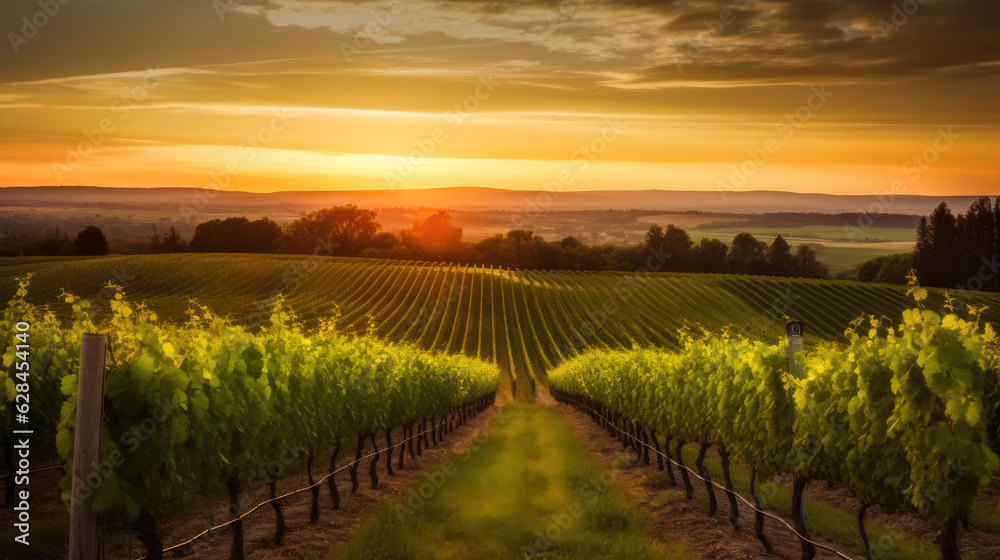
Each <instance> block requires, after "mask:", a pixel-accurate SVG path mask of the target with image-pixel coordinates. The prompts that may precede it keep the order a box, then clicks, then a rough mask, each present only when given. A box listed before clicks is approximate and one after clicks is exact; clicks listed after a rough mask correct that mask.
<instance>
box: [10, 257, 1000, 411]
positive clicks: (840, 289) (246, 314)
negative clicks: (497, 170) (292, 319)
mask: <svg viewBox="0 0 1000 560" xmlns="http://www.w3.org/2000/svg"><path fill="white" fill-rule="evenodd" d="M652 264H653V265H654V266H653V267H652V268H653V269H655V264H656V263H655V262H653V263H652ZM0 272H2V274H0V276H2V279H0V296H2V297H4V298H5V299H9V297H10V296H11V295H12V294H13V293H14V291H15V290H16V283H15V281H14V279H15V278H16V277H19V276H24V275H26V274H28V273H33V275H34V276H33V278H32V280H31V288H30V290H29V296H28V297H29V301H31V302H32V303H36V304H49V305H51V306H52V308H53V309H54V310H56V311H57V312H65V313H68V309H67V306H66V305H65V304H64V303H62V302H61V299H60V297H59V296H60V294H61V293H62V291H63V290H65V291H67V292H69V293H72V294H74V295H76V296H78V297H82V298H85V299H90V300H91V301H92V302H94V304H95V305H96V306H97V308H98V311H100V308H101V305H102V301H104V302H106V299H107V298H108V295H109V293H110V292H109V291H108V290H102V289H101V286H103V285H105V284H106V283H108V282H115V283H117V284H119V285H120V286H122V287H123V288H124V290H125V292H126V294H127V295H128V297H129V298H130V299H132V300H134V301H140V302H143V303H145V304H146V305H147V306H148V307H149V308H150V309H151V310H152V311H154V312H156V313H157V314H158V315H159V316H160V317H161V318H163V319H167V320H172V321H182V320H183V319H184V318H185V316H186V313H187V310H188V309H189V308H190V307H191V305H192V302H197V303H198V304H201V305H205V306H207V307H208V308H209V309H211V310H213V311H215V312H216V313H219V314H223V315H228V316H230V317H232V318H233V319H234V320H235V321H236V322H238V323H240V324H243V325H247V326H251V327H253V326H254V325H259V324H260V323H261V322H262V320H263V319H264V317H266V315H267V314H268V313H269V312H270V309H271V307H272V306H273V303H274V301H275V298H276V296H278V295H279V294H280V295H281V296H282V297H283V298H284V300H285V303H286V304H287V305H288V307H289V308H290V309H292V310H293V311H294V312H295V313H296V314H297V315H298V316H299V318H300V319H301V320H302V321H303V322H304V324H305V325H306V326H307V327H308V326H315V325H317V324H318V322H319V320H320V319H323V318H329V317H332V316H334V315H337V316H338V318H337V325H338V327H339V328H340V330H342V331H344V332H347V333H357V334H362V333H366V332H369V331H371V332H372V333H373V334H375V335H376V336H378V337H380V338H383V339H386V340H390V341H394V342H402V343H412V344H415V345H417V346H419V347H421V348H425V349H433V350H437V351H443V352H448V353H462V354H466V355H469V356H473V357H479V358H483V359H485V360H489V361H493V360H495V361H496V362H497V363H498V364H499V366H500V368H501V370H502V371H503V372H504V373H505V374H506V376H509V377H508V381H507V382H506V384H505V385H504V387H505V388H508V389H509V388H510V381H509V380H510V379H513V380H516V387H517V388H518V389H527V388H528V387H530V386H531V385H532V384H533V383H534V380H537V379H543V378H544V376H545V374H546V372H547V371H549V370H550V369H551V368H553V367H555V366H556V365H558V364H560V363H562V362H563V361H565V360H566V359H568V358H569V357H571V356H574V355H576V354H579V353H581V352H582V351H584V350H586V349H590V348H596V349H614V348H632V347H638V346H657V347H664V348H667V349H676V348H677V347H678V330H679V329H681V328H683V327H685V325H688V326H699V327H700V328H704V329H706V330H708V331H718V330H720V329H724V328H730V329H732V330H735V331H737V332H741V333H743V334H746V335H749V336H753V337H755V338H761V339H765V340H768V339H772V340H773V339H775V338H777V337H778V336H780V335H781V334H782V333H783V332H784V318H785V317H793V318H796V319H799V320H802V321H804V322H805V324H806V335H807V337H810V338H811V339H812V340H814V341H815V340H817V339H818V340H826V341H837V340H841V341H842V340H843V330H844V328H845V327H846V326H847V325H848V324H849V323H850V322H851V321H852V320H853V319H855V318H856V317H858V316H859V315H862V314H873V315H876V316H882V315H886V316H889V317H896V316H898V315H899V313H900V312H901V311H902V310H903V309H905V308H906V307H907V306H908V304H911V303H912V302H911V301H909V300H908V299H907V297H906V294H905V288H903V287H898V286H887V285H876V284H860V283H855V282H839V281H816V280H801V279H781V278H764V277H747V276H732V275H710V274H673V273H671V274H666V273H662V274H660V273H648V272H639V273H579V272H539V271H510V270H497V269H490V268H482V267H478V268H477V267H471V266H448V265H438V264H422V263H404V262H398V261H380V260H369V259H348V258H333V257H302V256H290V255H212V256H206V255H197V254H186V255H153V256H127V257H99V258H33V259H8V260H6V261H3V262H0ZM953 295H954V294H953ZM961 295H962V296H963V297H964V298H966V301H967V302H968V303H972V304H976V305H987V306H988V307H990V308H991V309H989V310H988V311H987V312H986V315H985V318H986V319H987V320H990V321H993V322H997V321H998V320H1000V301H998V298H997V297H996V296H995V295H993V294H986V293H963V294H961ZM943 302H944V296H943V292H941V291H936V290H932V291H931V295H930V298H929V305H931V306H934V307H938V308H939V307H940V306H941V305H942V304H943ZM807 340H808V339H807ZM517 393H518V395H517V396H518V397H519V398H522V399H530V398H531V393H532V391H531V390H530V389H528V390H518V391H517Z"/></svg>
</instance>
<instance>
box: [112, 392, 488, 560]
mask: <svg viewBox="0 0 1000 560" xmlns="http://www.w3.org/2000/svg"><path fill="white" fill-rule="evenodd" d="M498 409H499V408H498V406H493V407H490V408H488V409H487V410H485V411H483V412H482V413H480V414H479V415H478V416H476V417H475V418H473V419H471V420H470V421H468V422H467V423H466V424H465V425H464V426H461V427H458V428H455V430H454V431H453V432H452V433H451V434H448V435H446V436H445V439H444V441H443V442H441V441H439V442H438V446H437V447H434V446H431V447H429V448H425V449H424V450H423V454H422V455H419V456H417V457H416V458H412V459H411V458H410V455H409V453H408V452H407V454H406V456H405V458H404V469H403V470H398V469H396V468H395V467H396V466H398V460H399V455H398V452H397V454H394V455H393V467H394V471H395V476H391V477H390V476H388V475H387V474H386V469H385V457H386V456H385V453H384V447H383V446H384V441H380V442H379V443H380V448H381V449H382V451H383V453H382V455H381V456H380V458H379V462H378V477H379V483H378V487H377V489H375V490H373V489H371V487H370V486H371V478H370V477H369V471H368V470H369V464H370V459H369V460H363V461H362V462H361V464H360V466H359V469H358V478H359V480H360V482H361V486H360V488H359V489H358V492H357V493H356V494H350V490H351V483H350V473H349V472H347V471H342V472H340V473H338V474H337V475H336V479H337V485H338V488H339V490H340V495H341V502H340V509H339V510H333V509H332V508H333V500H332V498H331V496H330V493H329V491H328V489H327V486H326V483H324V484H322V485H321V487H320V488H321V491H320V501H319V502H320V518H319V521H318V522H317V523H315V524H313V523H310V522H309V517H310V512H311V509H312V495H311V493H310V492H308V491H307V492H303V493H300V494H296V495H295V496H291V497H289V498H286V499H284V500H282V510H283V512H284V516H285V523H286V525H287V526H288V531H287V533H286V534H285V541H284V543H283V544H282V545H280V546H277V545H275V544H274V535H275V514H274V510H273V509H272V508H271V506H270V505H265V506H263V507H261V508H260V509H258V510H257V511H256V512H254V513H253V514H251V515H249V516H247V518H245V519H244V532H245V542H246V558H247V559H248V560H270V559H275V558H301V557H303V556H304V555H305V554H306V553H307V552H309V551H319V552H320V553H321V557H324V556H325V555H326V551H328V550H329V549H330V548H332V547H335V546H338V545H342V544H344V543H346V542H348V541H349V540H350V538H351V535H352V534H353V532H354V531H355V529H356V528H357V527H359V526H360V525H361V523H362V522H363V521H365V520H367V519H368V518H369V517H370V516H371V515H372V514H374V513H375V512H376V510H377V509H378V508H380V507H381V506H382V505H384V504H386V503H395V502H398V501H401V500H403V499H404V498H405V496H406V495H407V493H408V492H409V489H410V488H412V487H414V486H415V485H416V484H418V482H419V481H420V479H421V476H422V474H423V473H424V471H426V470H427V469H430V468H432V467H434V466H435V465H437V464H440V463H443V462H445V461H447V460H449V459H451V458H453V457H455V456H456V455H458V454H461V453H464V452H465V451H466V450H468V449H469V447H470V446H471V445H472V444H473V442H474V440H475V438H476V436H477V435H478V434H479V433H480V432H481V431H482V430H483V429H484V428H486V427H487V426H488V424H489V422H490V420H491V419H492V418H493V417H494V416H495V414H496V412H497V410H498ZM400 439H401V431H400V430H399V429H397V430H395V431H394V433H393V440H394V441H395V442H398V441H399V440H400ZM397 448H398V444H397ZM367 452H368V451H366V452H365V454H366V453H367ZM352 460H353V456H352V457H350V458H348V457H346V456H345V455H343V454H342V455H341V459H340V460H338V467H339V466H341V465H344V464H350V462H351V461H352ZM322 466H323V467H325V466H327V465H325V464H323V465H322ZM321 470H322V469H321V468H316V467H314V472H316V473H318V472H320V471H321ZM323 474H325V473H323ZM319 476H322V475H317V476H316V478H317V479H318V478H319ZM308 485H309V483H308V480H307V477H306V475H305V473H304V472H303V473H300V474H297V475H292V476H289V477H286V478H284V479H282V480H280V481H279V483H278V489H277V492H278V495H281V494H282V493H287V492H290V491H293V490H296V489H298V488H303V487H305V486H308ZM266 499H267V495H266V489H262V490H258V491H256V492H253V493H251V494H250V495H248V497H247V498H246V499H245V501H244V502H243V504H244V506H243V511H247V510H248V509H249V508H250V507H252V505H253V504H257V503H260V502H261V501H264V500H266ZM206 506H207V507H204V508H203V510H202V511H200V512H199V513H198V515H196V516H193V517H188V518H181V519H176V520H173V521H171V522H169V523H168V524H165V525H164V526H163V527H161V534H162V536H163V542H164V545H166V546H170V545H173V544H176V543H179V542H183V541H185V540H187V539H189V538H191V537H193V536H194V535H197V534H198V533H200V532H201V531H203V530H205V529H206V528H208V527H209V526H211V525H210V524H216V523H219V522H224V521H226V520H227V513H228V504H227V503H226V498H225V497H224V496H220V497H219V498H218V499H217V500H216V501H215V503H209V504H206ZM231 546H232V534H231V532H230V531H229V530H227V529H222V530H220V531H218V532H216V533H213V534H212V535H210V536H208V537H206V538H205V539H204V540H203V541H202V543H201V544H200V545H199V548H198V550H196V551H192V552H190V553H188V554H186V555H185V556H184V557H185V558H198V559H199V560H200V559H220V560H221V559H228V558H229V557H230V549H231ZM128 547H129V545H128V535H127V534H122V535H117V536H115V538H114V542H113V544H112V546H111V547H109V548H112V552H111V553H109V557H111V558H128V557H129V555H128V551H129V548H128ZM131 550H132V554H131V558H138V557H140V556H142V554H144V550H143V548H142V546H141V545H140V544H139V543H138V542H137V541H136V540H135V539H134V538H133V540H132V543H131ZM171 556H172V554H171V553H167V554H166V557H167V558H170V557H171Z"/></svg>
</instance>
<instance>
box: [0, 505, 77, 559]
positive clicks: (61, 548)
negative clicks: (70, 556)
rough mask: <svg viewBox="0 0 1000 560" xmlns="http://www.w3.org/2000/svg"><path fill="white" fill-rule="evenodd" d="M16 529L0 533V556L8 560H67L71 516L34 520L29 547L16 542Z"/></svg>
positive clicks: (60, 515)
mask: <svg viewBox="0 0 1000 560" xmlns="http://www.w3.org/2000/svg"><path fill="white" fill-rule="evenodd" d="M19 534H20V533H19V532H18V531H17V530H16V529H13V528H12V529H8V530H5V531H0V554H2V555H3V557H4V558H5V559H6V560H40V559H49V558H51V559H56V558H65V557H66V551H67V547H68V546H69V514H59V515H56V516H54V517H49V518H45V519H32V520H31V532H30V533H29V537H28V543H29V545H28V546H24V545H22V544H19V543H16V542H14V537H16V536H18V535H19Z"/></svg>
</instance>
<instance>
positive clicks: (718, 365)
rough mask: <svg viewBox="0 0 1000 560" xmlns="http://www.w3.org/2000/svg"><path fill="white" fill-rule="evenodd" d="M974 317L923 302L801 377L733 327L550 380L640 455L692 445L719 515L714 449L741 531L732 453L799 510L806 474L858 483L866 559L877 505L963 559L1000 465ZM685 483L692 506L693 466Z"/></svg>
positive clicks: (800, 520)
mask: <svg viewBox="0 0 1000 560" xmlns="http://www.w3.org/2000/svg"><path fill="white" fill-rule="evenodd" d="M912 293H913V294H914V298H915V300H916V303H917V304H921V303H922V302H923V301H924V300H925V299H926V291H925V290H924V289H922V288H919V287H913V289H912ZM972 311H973V316H972V317H971V318H970V319H968V320H967V319H964V318H962V317H960V316H958V315H956V314H954V313H948V314H946V315H944V316H942V315H940V314H938V313H937V312H935V311H931V310H927V309H921V308H914V309H910V310H907V311H906V312H904V313H903V317H902V322H901V323H899V324H898V325H897V324H892V323H889V322H888V321H884V320H882V319H877V318H871V319H870V320H869V321H868V322H867V323H866V322H862V321H860V320H859V321H856V322H855V323H854V326H855V329H856V330H853V331H849V334H848V335H847V336H848V342H847V344H846V346H844V347H841V346H833V345H827V346H823V347H821V348H820V349H818V350H813V351H810V352H806V353H803V354H799V355H797V356H796V359H797V360H801V363H802V366H803V369H804V372H803V373H802V374H801V376H795V375H792V374H791V373H790V372H789V367H788V344H787V342H786V343H784V344H767V343H763V342H760V341H757V340H751V339H747V338H744V337H741V336H738V335H735V336H731V335H729V334H727V333H724V334H723V335H722V336H713V337H705V336H697V335H694V334H688V335H686V336H685V337H684V339H683V342H682V347H681V349H680V351H678V352H663V351H656V350H634V351H620V350H619V351H591V352H588V353H586V354H584V355H582V356H580V357H578V358H575V359H573V360H571V361H569V362H567V363H565V364H563V365H562V366H560V367H559V368H557V369H556V370H554V371H553V372H551V374H550V376H549V381H550V383H551V387H552V389H553V390H554V392H555V394H556V395H557V398H560V399H561V400H564V401H567V402H572V403H574V404H576V405H577V406H582V407H584V408H585V409H586V410H587V411H588V412H589V413H590V414H591V415H592V417H593V419H594V420H595V421H598V422H600V423H601V424H602V426H603V425H606V426H607V427H609V429H610V428H613V429H614V430H617V431H619V432H620V433H619V434H617V435H618V437H619V438H620V439H622V440H623V441H626V442H627V443H628V444H629V446H630V447H633V448H634V449H635V450H636V451H637V452H641V451H642V449H641V448H640V445H648V444H649V442H650V441H652V442H654V444H653V445H654V448H655V451H656V452H658V453H659V452H660V439H658V436H657V433H659V434H662V435H663V436H664V437H663V440H662V441H663V449H664V452H663V453H664V455H665V457H666V458H668V459H670V460H671V461H674V460H675V459H674V458H676V461H677V462H678V464H681V463H680V461H681V460H680V457H681V452H680V450H681V448H682V447H683V446H684V445H685V443H693V444H695V445H698V446H699V447H700V451H699V454H698V458H697V460H696V462H695V465H694V466H695V467H696V470H697V473H698V475H699V476H700V477H701V478H703V479H704V480H705V484H706V491H707V492H708V495H709V504H710V506H709V507H710V515H711V514H714V512H715V508H716V502H715V494H714V489H713V486H712V484H711V481H710V480H709V479H708V475H707V473H706V471H705V468H704V459H705V456H706V452H707V450H708V449H709V448H710V447H715V448H717V451H718V454H719V456H720V457H721V462H722V468H723V472H724V479H725V483H726V487H725V491H726V493H727V494H728V498H729V502H730V511H731V512H732V515H733V517H735V519H734V518H731V521H732V522H733V526H734V528H735V527H736V523H737V519H738V513H737V512H738V511H739V508H738V504H737V501H736V499H735V493H734V489H733V486H732V482H731V477H730V472H729V463H730V460H731V459H736V460H738V461H739V462H741V463H742V464H746V465H749V466H750V467H751V470H752V475H751V477H752V478H751V480H753V479H758V480H767V479H769V478H770V477H771V476H773V475H774V474H775V473H777V472H787V473H792V474H793V475H794V477H795V478H794V483H793V489H794V490H793V491H794V493H795V494H794V495H793V498H792V503H793V504H801V503H803V502H802V496H803V494H802V492H803V490H804V488H805V484H806V482H807V481H808V480H809V479H810V478H825V479H827V480H830V481H833V482H838V483H841V484H844V485H846V486H848V487H850V488H851V489H853V491H854V492H855V494H856V495H857V496H858V498H859V499H860V500H861V502H862V507H861V509H860V512H859V517H858V526H859V528H860V531H861V532H862V539H863V541H864V543H865V548H866V552H867V557H868V558H872V552H871V545H870V543H869V541H868V539H867V537H866V535H865V533H864V531H865V529H864V515H865V512H866V510H867V509H868V508H869V507H871V506H875V505H877V506H879V507H881V509H882V510H883V511H886V512H898V511H911V512H916V513H918V514H920V515H921V516H923V517H925V518H927V519H929V520H933V521H936V522H938V523H941V524H943V529H942V534H941V550H942V556H943V557H944V558H945V559H946V560H954V559H958V558H960V555H959V553H958V544H957V540H956V535H957V534H959V533H960V532H961V529H960V525H961V523H962V522H963V521H966V522H967V519H968V517H969V515H970V513H971V511H972V506H973V504H974V502H975V500H976V497H977V493H978V491H979V488H980V487H983V486H986V485H988V484H989V482H990V477H991V475H992V473H994V472H995V471H996V470H997V469H998V467H1000V460H998V458H997V455H996V453H995V452H994V449H997V448H998V447H997V439H996V436H997V434H996V432H995V428H993V429H991V427H990V426H989V421H988V419H991V418H994V417H995V415H996V412H997V408H998V405H1000V403H998V402H997V398H996V394H995V391H996V387H997V378H996V375H997V371H998V364H1000V362H998V359H997V358H998V356H997V348H996V345H997V341H996V337H995V333H994V332H993V330H992V327H991V325H989V324H987V325H986V326H985V327H983V326H982V325H981V324H980V322H979V318H978V317H977V316H976V315H975V311H976V310H975V309H974V310H972ZM674 443H676V447H675V448H674ZM991 446H992V449H991ZM672 448H673V451H671V449H672ZM645 454H646V455H647V456H648V451H645ZM661 465H662V460H661ZM670 475H671V479H673V473H672V471H671V473H670ZM682 477H683V484H684V486H685V490H686V492H687V495H688V497H689V498H690V496H691V492H692V487H691V482H690V479H689V475H688V472H687V471H682ZM751 493H753V482H751ZM795 507H796V506H793V518H795V519H796V521H797V526H796V530H797V531H798V533H799V534H800V535H802V536H803V537H804V540H803V543H804V550H805V553H804V555H803V558H806V557H811V555H812V554H814V553H815V549H814V547H813V545H812V543H811V542H810V541H808V540H805V539H807V538H808V533H807V528H806V526H805V522H804V517H802V516H801V512H797V511H795V509H794V508H795ZM762 523H763V519H762V517H761V516H760V514H759V513H758V514H757V523H756V530H757V535H758V537H759V538H760V539H761V541H762V543H763V544H764V546H765V548H767V549H768V550H770V545H769V544H768V542H767V540H766V539H765V538H764V537H763V534H762V533H761V528H762Z"/></svg>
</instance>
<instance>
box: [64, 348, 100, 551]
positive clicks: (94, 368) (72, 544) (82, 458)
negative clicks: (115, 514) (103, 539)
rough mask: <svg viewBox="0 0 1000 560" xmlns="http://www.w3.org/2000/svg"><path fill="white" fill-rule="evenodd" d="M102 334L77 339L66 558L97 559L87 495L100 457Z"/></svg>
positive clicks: (94, 521) (94, 519)
mask: <svg viewBox="0 0 1000 560" xmlns="http://www.w3.org/2000/svg"><path fill="white" fill-rule="evenodd" d="M104 345H105V337H104V336H103V335H97V334H85V335H83V338H82V340H81V341H80V375H79V384H78V389H77V397H76V399H77V400H76V428H75V432H74V443H73V493H72V501H71V502H70V504H71V505H70V525H69V558H70V560H96V559H97V515H96V514H95V513H94V508H92V507H91V505H90V503H89V502H88V501H87V498H88V497H89V496H90V495H91V494H92V493H93V492H94V491H95V490H97V488H88V484H91V483H90V482H88V480H89V479H88V477H89V476H90V475H94V474H96V473H97V465H98V463H99V462H100V460H101V414H102V412H103V410H102V409H103V403H104Z"/></svg>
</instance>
